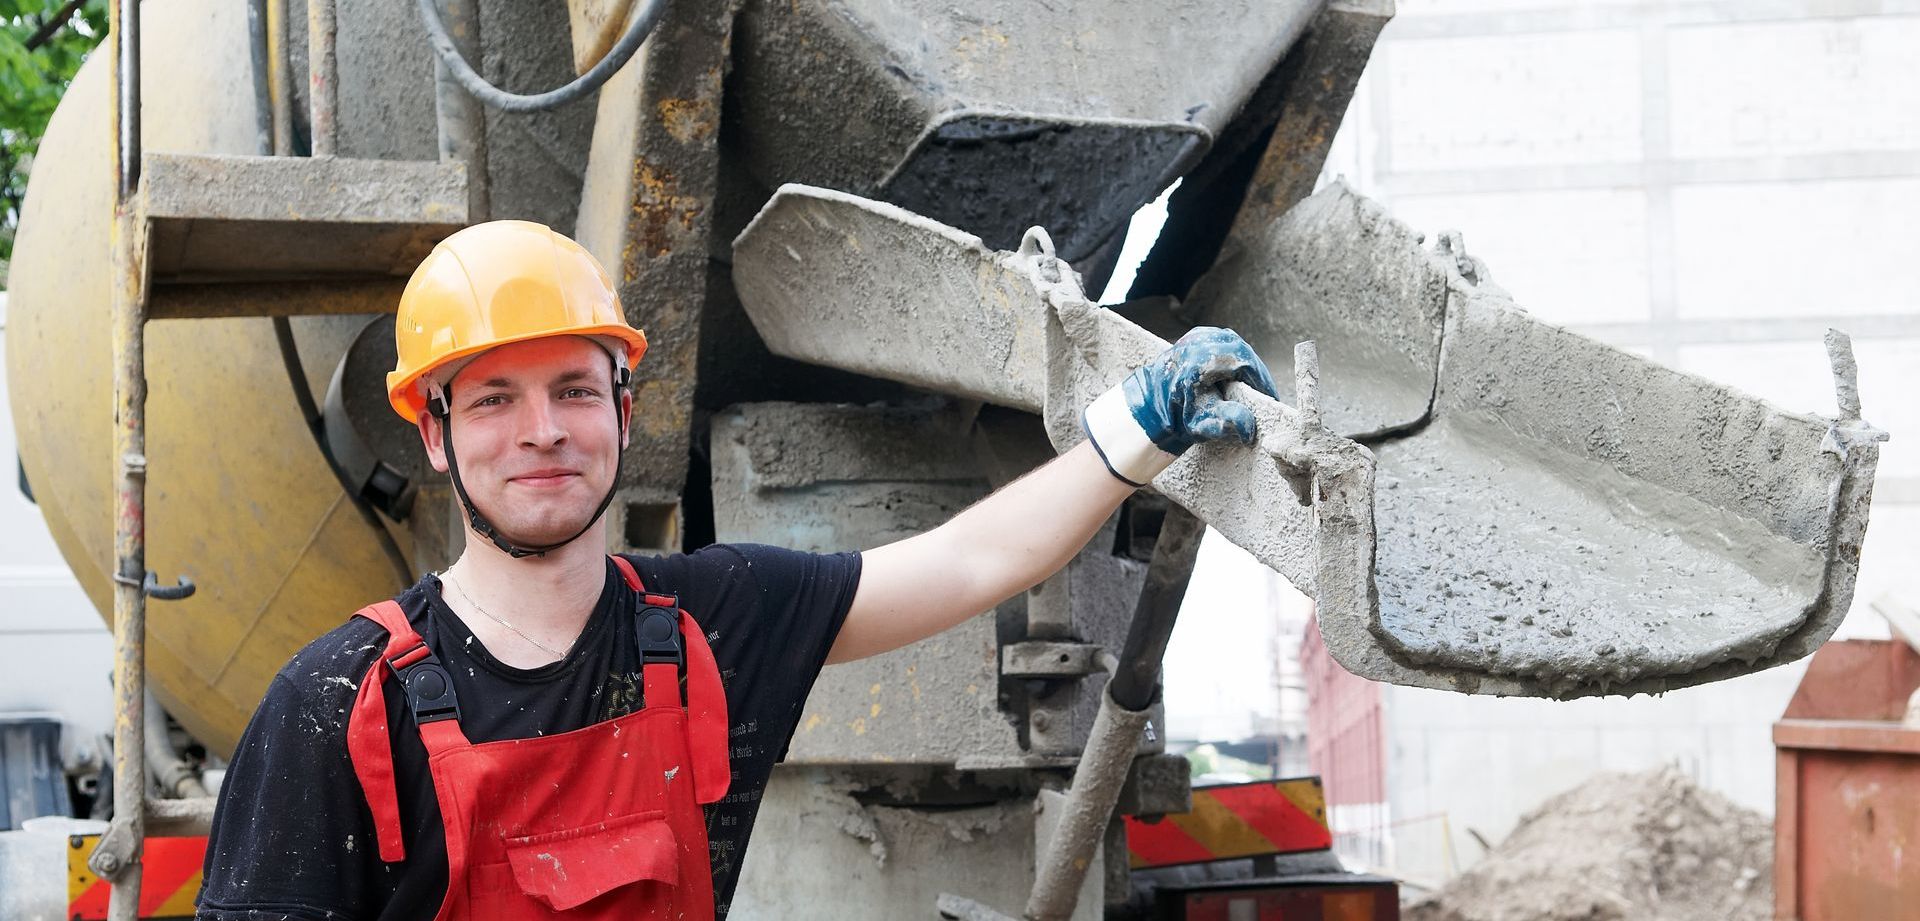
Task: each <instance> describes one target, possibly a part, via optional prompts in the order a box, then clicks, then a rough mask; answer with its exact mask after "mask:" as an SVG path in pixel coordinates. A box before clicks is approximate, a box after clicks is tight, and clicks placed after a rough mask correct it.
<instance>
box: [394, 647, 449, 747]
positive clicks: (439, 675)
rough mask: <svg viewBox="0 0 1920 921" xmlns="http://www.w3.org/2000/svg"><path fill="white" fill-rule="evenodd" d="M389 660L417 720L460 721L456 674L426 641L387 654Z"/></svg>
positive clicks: (422, 722)
mask: <svg viewBox="0 0 1920 921" xmlns="http://www.w3.org/2000/svg"><path fill="white" fill-rule="evenodd" d="M386 662H387V667H388V668H390V669H393V673H394V674H395V675H397V676H399V678H400V686H401V687H402V688H404V689H406V692H407V704H408V705H409V706H411V707H412V708H413V719H414V722H416V723H418V724H420V725H422V726H424V725H426V724H428V723H435V722H439V721H440V720H453V721H455V722H456V723H457V722H458V721H459V719H460V701H459V698H457V697H456V696H455V695H454V692H453V676H452V675H450V674H448V673H447V667H446V666H444V665H442V664H440V657H439V656H436V655H434V654H433V650H432V649H431V648H429V647H428V646H427V644H426V643H425V642H424V641H422V642H420V643H418V644H417V645H414V646H412V647H411V648H409V649H407V650H405V651H403V652H401V653H400V654H399V655H395V656H389V657H387V659H386Z"/></svg>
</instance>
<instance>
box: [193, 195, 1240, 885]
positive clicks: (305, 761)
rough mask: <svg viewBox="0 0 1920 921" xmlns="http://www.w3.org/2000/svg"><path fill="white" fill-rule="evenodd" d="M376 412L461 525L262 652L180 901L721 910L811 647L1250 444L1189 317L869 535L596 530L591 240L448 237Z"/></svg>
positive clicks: (1088, 526)
mask: <svg viewBox="0 0 1920 921" xmlns="http://www.w3.org/2000/svg"><path fill="white" fill-rule="evenodd" d="M395 325H396V333H395V335H396V345H397V347H398V353H399V363H398V367H397V368H396V369H395V371H394V372H393V374H391V375H389V377H388V390H389V398H390V401H391V402H392V404H393V406H394V409H395V411H396V412H398V413H400V414H401V415H402V416H403V417H404V418H407V419H408V420H409V421H411V422H413V423H415V424H416V425H417V426H418V427H419V430H420V437H421V440H422V443H423V444H424V445H425V448H426V452H427V455H428V457H429V459H430V460H431V462H432V464H433V466H434V469H436V470H439V471H442V472H445V473H447V474H449V476H450V477H451V479H452V481H453V484H454V488H455V491H456V493H457V495H458V496H459V497H460V500H461V502H462V505H463V507H464V509H465V512H466V518H467V535H466V538H467V540H466V549H465V552H464V553H463V554H462V555H461V557H460V559H459V560H458V561H457V562H456V563H454V565H453V566H451V567H449V568H448V569H447V570H446V571H445V572H443V573H438V574H431V573H430V574H428V575H426V576H425V577H423V578H422V579H421V580H420V581H419V583H417V584H416V585H414V586H413V587H412V588H409V589H407V590H406V591H405V592H402V593H401V594H400V595H399V597H397V598H395V599H394V600H393V601H391V602H383V603H381V604H378V605H373V606H370V607H369V608H367V609H364V610H363V611H361V612H359V616H355V617H352V618H350V619H349V620H348V622H347V623H345V624H343V625H342V626H340V627H339V628H337V629H335V630H333V631H331V632H330V633H328V634H327V635H325V636H322V637H320V638H319V639H318V640H315V641H314V642H313V643H311V644H310V645H308V646H307V647H306V648H305V649H303V650H302V651H301V652H300V653H299V654H298V655H296V656H295V657H294V658H293V660H292V661H291V662H290V663H289V664H288V665H287V666H286V667H285V668H284V669H282V670H281V672H280V673H279V675H278V676H276V677H275V679H274V681H273V683H272V685H271V686H270V687H269V689H268V691H267V694H266V697H265V699H264V700H263V701H262V702H261V704H260V708H259V710H258V711H257V712H256V713H255V715H254V718H253V721H252V723H251V724H250V725H249V726H248V728H247V732H246V735H245V737H244V738H243V739H242V740H241V742H240V745H239V747H238V750H237V751H236V752H235V754H234V759H233V763H232V765H231V767H230V769H229V771H228V774H227V779H226V782H225V784H224V785H223V787H222V791H221V801H220V805H219V810H218V812H217V814H216V816H215V819H214V830H213V834H212V837H211V839H210V841H209V846H208V852H207V865H206V876H205V883H204V885H203V888H202V891H201V899H200V905H199V912H200V917H202V918H209V919H248V921H257V919H278V918H302V919H331V918H356V919H357V918H366V919H373V918H380V919H400V918H408V919H412V918H426V917H428V916H437V917H441V918H487V919H493V918H509V919H512V918H545V917H566V918H574V917H579V918H614V917H620V918H682V917H684V918H704V917H712V916H715V915H718V916H722V917H724V915H725V912H726V906H727V903H728V901H729V900H730V899H731V897H732V893H733V888H734V884H735V882H736V880H737V879H738V873H739V867H740V860H741V857H742V856H743V851H744V848H745V845H746V842H747V836H748V832H749V830H750V828H751V827H752V824H753V819H754V815H755V812H756V810H757V808H758V804H759V798H760V795H761V791H762V790H763V789H764V788H765V786H766V783H767V779H768V776H769V774H770V773H771V771H772V768H773V763H774V762H775V761H776V760H778V758H779V756H780V754H781V753H782V752H783V751H784V749H785V746H786V744H787V741H788V739H789V738H790V737H791V735H792V733H793V730H794V726H795V723H796V721H797V719H798V717H799V713H800V707H801V705H802V703H803V702H804V701H805V699H806V696H807V692H808V690H809V689H810V688H811V686H812V683H813V680H814V677H815V676H816V675H817V674H818V672H819V670H820V668H821V667H822V665H823V664H826V663H832V662H844V661H848V660H852V659H858V658H861V657H864V656H870V655H875V654H877V653H881V652H885V651H887V650H890V649H895V648H898V647H900V646H904V645H906V644H908V643H912V642H914V641H915V640H918V639H921V638H923V637H926V636H930V635H932V634H934V633H937V632H939V631H941V630H944V629H947V628H948V627H951V626H953V625H955V624H958V623H960V622H961V621H963V620H965V619H967V618H968V617H971V616H973V615H975V614H977V613H979V612H981V611H985V610H988V609H991V608H992V607H993V606H994V605H995V604H997V603H999V602H1000V601H1002V600H1004V599H1006V598H1008V597H1011V596H1012V595H1014V594H1016V593H1018V592H1020V591H1024V590H1025V589H1027V588H1029V587H1031V586H1033V585H1035V584H1037V583H1039V582H1040V581H1041V580H1043V579H1045V578H1046V577H1047V576H1049V575H1051V574H1052V573H1054V572H1055V571H1057V570H1058V569H1059V568H1060V567H1061V566H1063V565H1064V564H1065V563H1066V562H1067V560H1068V559H1069V558H1071V557H1072V556H1073V554H1074V553H1075V552H1076V551H1077V550H1078V549H1079V548H1080V547H1081V545H1082V544H1084V543H1085V542H1086V541H1087V540H1088V539H1089V538H1090V537H1091V536H1092V535H1093V533H1094V532H1095V530H1097V529H1098V528H1099V526H1100V524H1101V523H1102V522H1103V521H1105V520H1106V518H1107V517H1108V516H1109V515H1110V514H1111V513H1112V512H1113V511H1114V509H1115V508H1117V507H1118V506H1119V504H1120V503H1121V501H1122V500H1124V499H1125V498H1126V497H1127V496H1128V495H1129V494H1130V493H1131V492H1132V491H1133V490H1134V489H1135V488H1136V487H1137V486H1139V485H1141V484H1144V483H1146V482H1147V481H1148V480H1150V479H1152V477H1153V476H1154V475H1155V474H1156V473H1158V472H1159V470H1161V469H1163V468H1164V467H1165V466H1166V465H1167V464H1169V463H1171V462H1172V460H1173V459H1174V457H1175V456H1176V455H1177V454H1178V452H1179V451H1181V450H1184V449H1185V448H1186V447H1187V446H1188V445H1190V444H1191V443H1193V441H1195V440H1208V439H1215V438H1229V437H1230V438H1236V439H1239V440H1241V441H1243V442H1244V441H1251V440H1252V438H1253V434H1254V431H1253V418H1252V414H1251V413H1250V412H1249V411H1248V410H1247V408H1246V407H1244V406H1240V405H1238V404H1234V403H1231V402H1227V401H1224V400H1222V399H1220V396H1219V392H1218V385H1219V384H1220V383H1222V382H1224V381H1226V380H1229V379H1239V380H1243V381H1246V382H1248V383H1249V384H1252V385H1253V386H1256V387H1259V388H1261V389H1264V390H1266V391H1267V392H1269V393H1271V392H1272V389H1273V385H1272V381H1271V380H1270V379H1269V377H1268V375H1267V371H1266V369H1265V367H1264V366H1262V365H1261V364H1260V360H1259V358H1258V357H1256V356H1255V355H1254V354H1253V352H1252V350H1251V349H1249V348H1248V347H1247V346H1246V344H1245V343H1244V342H1241V341H1240V340H1239V338H1238V337H1236V336H1234V335H1233V334H1231V333H1228V332H1225V331H1222V330H1196V331H1195V333H1194V334H1191V335H1189V336H1187V337H1185V338H1183V339H1182V340H1181V342H1180V343H1179V344H1177V345H1176V346H1175V347H1174V348H1172V349H1171V350H1169V351H1168V352H1167V353H1166V354H1165V355H1163V356H1162V357H1161V358H1160V359H1158V360H1156V361H1154V362H1152V363H1150V364H1149V365H1148V366H1146V367H1144V368H1142V369H1141V370H1139V371H1137V372H1135V374H1134V375H1133V376H1132V377H1130V378H1129V379H1128V380H1127V381H1126V382H1125V383H1124V384H1123V385H1122V386H1120V387H1116V388H1115V389H1114V390H1113V391H1112V392H1111V393H1109V394H1107V395H1106V396H1103V397H1102V398H1100V399H1099V400H1098V401H1096V402H1095V403H1094V404H1093V405H1092V406H1091V407H1089V409H1088V411H1087V413H1086V415H1085V421H1086V426H1087V429H1088V432H1089V434H1090V438H1091V440H1090V441H1089V442H1087V443H1086V444H1082V445H1080V446H1079V447H1077V448H1075V449H1073V450H1071V451H1068V452H1067V453H1066V454H1063V455H1061V456H1060V457H1059V458H1057V459H1055V460H1053V461H1052V462H1050V463H1048V464H1046V465H1044V466H1043V467H1041V468H1040V469H1038V470H1036V471H1034V472H1032V473H1030V474H1028V475H1027V476H1026V477H1024V478H1022V479H1020V480H1018V481H1016V482H1014V483H1012V484H1010V485H1008V486H1006V487H1005V488H1003V489H1001V490H1000V491H999V492H997V493H995V494H994V495H993V496H990V497H988V498H987V499H984V500H982V501H981V502H979V503H978V504H976V505H974V506H973V507H972V508H969V509H968V510H966V511H965V512H962V513H961V514H959V515H958V516H956V517H954V518H953V519H952V520H951V521H949V522H948V523H946V524H944V525H942V526H940V527H938V528H936V529H934V530H932V531H929V532H927V533H924V534H921V535H918V536H915V537H912V538H909V539H906V540H902V541H899V542H897V543H893V544H889V545H887V546H884V547H879V548H875V549H872V550H868V551H865V552H863V553H840V554H832V555H817V554H806V553H799V552H794V551H788V550H782V549H778V548H773V547H764V546H750V545H741V546H727V545H716V546H712V547H707V548H704V549H702V550H699V551H696V552H694V553H690V554H679V555H672V556H667V557H660V558H651V557H625V556H615V557H609V556H607V555H606V554H605V552H604V549H603V548H605V547H606V546H607V540H606V536H607V535H606V523H605V520H604V517H603V513H604V512H605V510H606V507H607V505H608V503H609V502H610V501H611V498H612V495H613V490H614V486H615V480H616V474H617V472H618V469H619V462H620V456H621V451H622V450H623V449H624V448H625V447H626V445H627V444H628V442H629V439H630V437H631V431H630V429H629V425H628V423H629V421H630V419H631V413H632V410H633V401H634V396H633V394H632V393H630V392H628V391H627V389H626V387H625V384H626V381H627V376H628V374H629V372H630V370H631V369H632V368H633V366H634V365H636V364H637V363H638V362H639V361H640V357H641V354H642V353H643V352H644V351H645V349H646V338H645V336H644V335H642V334H641V333H640V332H639V331H637V330H634V329H632V328H631V327H629V326H628V325H627V322H626V319H625V315H624V313H623V312H622V310H621V307H620V304H619V301H618V298H617V297H616V295H615V292H614V289H613V285H612V283H611V281H610V280H609V279H608V277H607V275H606V273H605V272H604V271H603V270H602V269H601V267H600V266H599V264H598V263H596V262H595V261H594V260H593V258H592V256H590V255H589V254H588V253H587V252H586V250H584V249H583V248H581V247H580V246H579V245H578V244H576V243H574V242H573V241H572V240H569V239H567V238H566V237H563V236H561V235H559V234H557V233H554V232H553V231H551V230H549V229H547V228H545V227H542V226H540V225H538V224H530V223H525V222H518V221H497V222H493V223H488V224H481V225H477V226H474V227H471V228H468V229H466V230H462V231H460V232H459V233H456V234H454V235H453V236H451V237H449V238H448V239H447V240H446V241H445V242H443V243H441V244H440V245H439V246H438V247H436V248H435V250H434V252H433V254H432V255H430V256H428V258H427V259H426V260H425V261H424V262H423V263H422V264H421V265H420V267H419V269H418V270H417V271H416V272H415V273H414V275H413V278H412V279H411V280H410V281H409V283H408V286H407V289H406V292H405V294H404V295H403V296H402V298H401V303H400V307H399V312H398V314H397V317H396V324H395Z"/></svg>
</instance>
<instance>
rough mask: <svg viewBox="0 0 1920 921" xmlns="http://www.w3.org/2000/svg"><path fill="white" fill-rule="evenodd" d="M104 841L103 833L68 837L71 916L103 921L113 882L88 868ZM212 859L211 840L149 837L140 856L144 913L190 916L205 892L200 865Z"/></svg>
mask: <svg viewBox="0 0 1920 921" xmlns="http://www.w3.org/2000/svg"><path fill="white" fill-rule="evenodd" d="M99 843H100V836H99V835H73V836H70V837H69V838H68V839H67V917H68V918H69V919H72V921H96V919H99V921H104V919H105V918H106V917H107V897H108V896H109V895H110V894H111V892H112V888H113V887H112V886H110V885H108V883H107V881H106V880H103V879H101V878H100V877H98V876H95V875H93V871H92V870H89V869H87V858H89V857H92V856H93V849H94V847H95V846H96V845H98V844H99ZM206 861H207V839H206V838H205V837H204V836H201V837H195V838H148V839H147V845H146V848H145V850H144V851H143V852H142V855H141V858H140V912H139V915H140V917H142V918H191V917H193V902H194V900H195V899H197V898H199V897H200V868H201V866H202V865H204V864H205V863H206Z"/></svg>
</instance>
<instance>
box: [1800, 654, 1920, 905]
mask: <svg viewBox="0 0 1920 921" xmlns="http://www.w3.org/2000/svg"><path fill="white" fill-rule="evenodd" d="M1916 687H1920V653H1916V652H1915V651H1914V650H1913V649H1911V648H1909V647H1908V646H1907V645H1906V644H1905V643H1902V642H1892V641H1885V640H1842V641H1839V642H1834V643H1828V644H1827V645H1826V646H1825V647H1823V648H1822V649H1821V650H1820V651H1819V652H1817V653H1815V654H1814V656H1813V661H1812V662H1811V663H1809V664H1808V666H1807V673H1806V676H1805V677H1803V678H1802V679H1801V681H1800V686H1799V687H1798V688H1797V689H1796V690H1795V691H1794V695H1793V699H1792V701H1791V702H1789V703H1788V704H1787V710H1786V715H1785V716H1784V717H1783V718H1782V719H1781V720H1780V721H1779V722H1777V723H1775V724H1774V726H1773V741H1774V746H1775V748H1776V749H1777V750H1778V752H1779V754H1778V759H1777V760H1778V770H1779V775H1778V780H1777V782H1776V786H1775V790H1776V794H1775V795H1776V796H1777V798H1778V801H1777V803H1776V807H1775V815H1774V916H1775V917H1777V918H1783V919H1785V918H1792V919H1798V921H1843V919H1845V921H1852V919H1856V918H1875V919H1882V918H1884V919H1887V921H1914V919H1920V875H1915V874H1914V873H1913V872H1912V870H1911V868H1910V867H1909V866H1908V864H1907V860H1906V856H1905V855H1906V853H1907V851H1908V850H1909V849H1910V848H1911V847H1912V846H1913V842H1914V841H1915V840H1920V728H1916V727H1912V726H1903V725H1901V723H1900V722H1898V721H1899V719H1900V718H1901V716H1902V715H1903V714H1904V713H1905V711H1906V707H1907V700H1908V697H1909V695H1911V694H1912V693H1913V692H1914V689H1915V688H1916Z"/></svg>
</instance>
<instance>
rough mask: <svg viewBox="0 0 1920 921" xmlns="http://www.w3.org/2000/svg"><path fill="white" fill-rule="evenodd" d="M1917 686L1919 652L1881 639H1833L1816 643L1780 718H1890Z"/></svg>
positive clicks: (1899, 713)
mask: <svg viewBox="0 0 1920 921" xmlns="http://www.w3.org/2000/svg"><path fill="white" fill-rule="evenodd" d="M1915 689H1920V654H1916V653H1915V652H1914V651H1913V650H1912V649H1910V648H1907V647H1906V646H1905V645H1904V644H1902V643H1894V642H1888V641H1884V640H1836V641H1834V642H1831V643H1828V644H1826V645H1825V646H1822V647H1820V651H1819V652H1816V653H1814V654H1813V659H1812V660H1811V661H1809V662H1808V663H1807V673H1806V675H1805V677H1802V678H1801V679H1800V686H1799V687H1797V688H1795V689H1794V692H1793V699H1792V700H1789V701H1788V702H1787V710H1786V712H1785V713H1784V714H1782V715H1781V719H1783V720H1891V721H1898V720H1899V719H1900V718H1901V717H1902V716H1903V715H1904V714H1905V713H1906V711H1907V698H1908V697H1909V696H1911V695H1912V694H1913V692H1914V690H1915Z"/></svg>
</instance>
